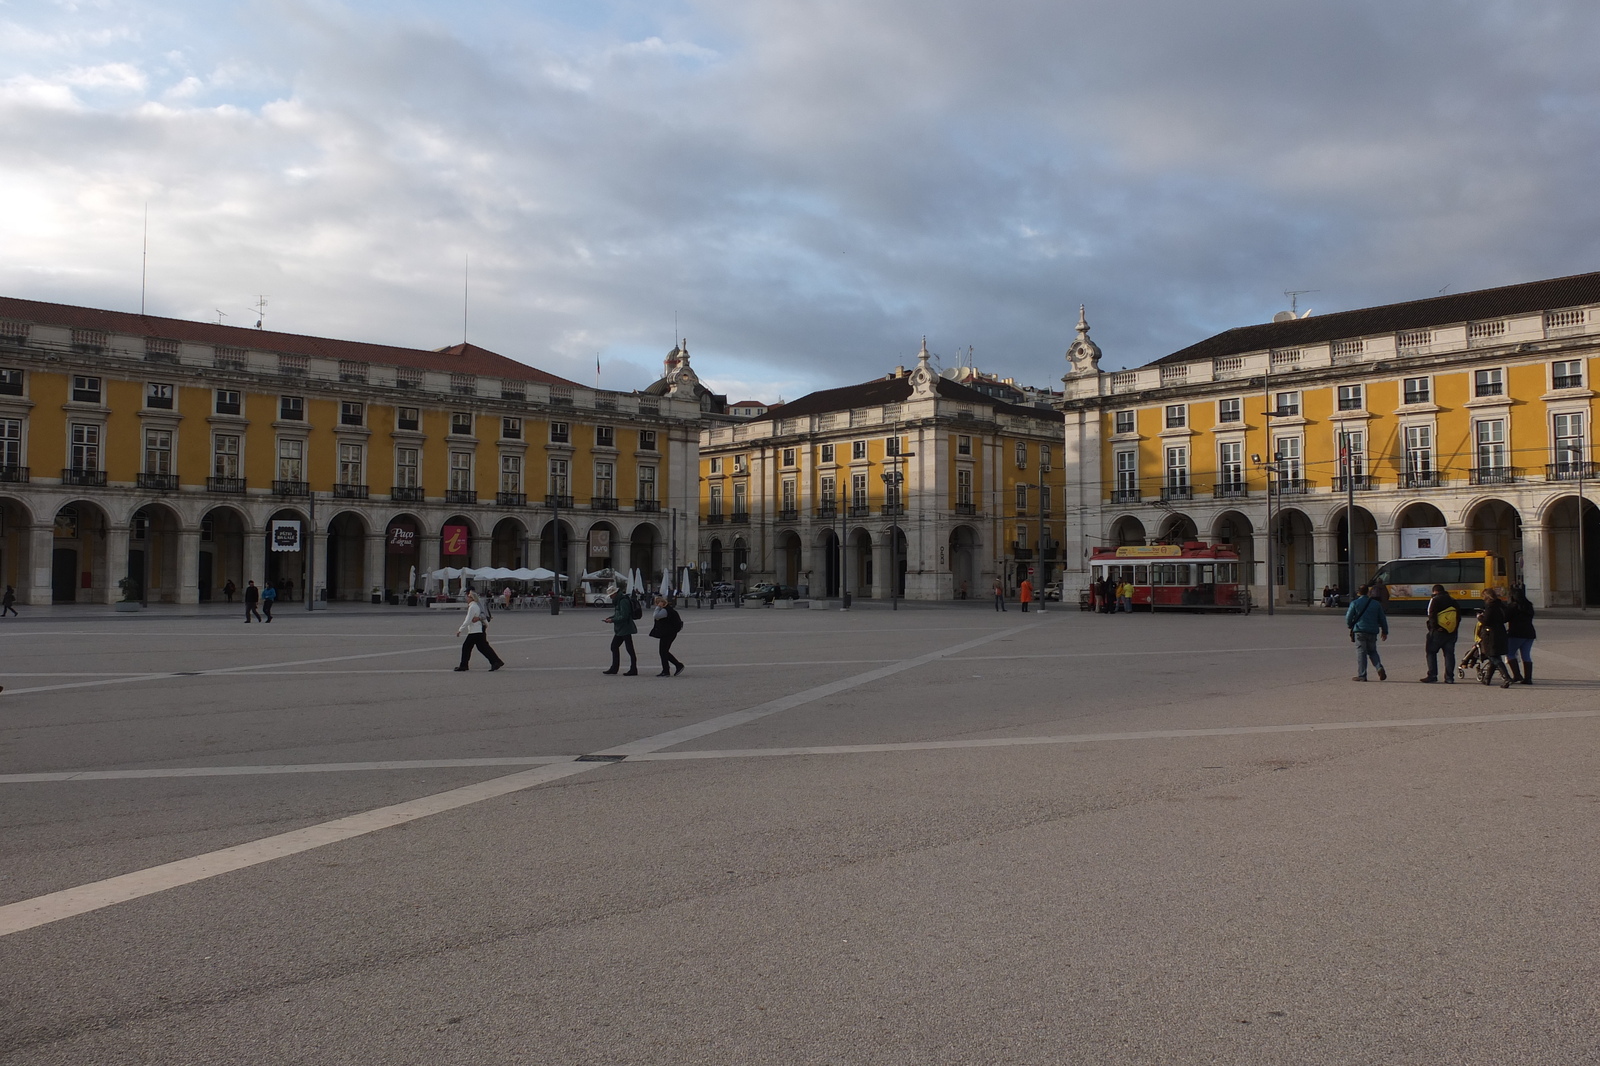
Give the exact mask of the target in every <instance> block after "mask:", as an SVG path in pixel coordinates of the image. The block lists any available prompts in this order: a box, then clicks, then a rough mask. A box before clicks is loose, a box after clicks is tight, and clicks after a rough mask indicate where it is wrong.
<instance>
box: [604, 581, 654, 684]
mask: <svg viewBox="0 0 1600 1066" xmlns="http://www.w3.org/2000/svg"><path fill="white" fill-rule="evenodd" d="M606 595H607V596H610V597H611V614H610V615H609V616H608V617H607V618H606V621H607V622H610V623H611V669H609V670H602V671H600V672H601V673H603V674H614V673H616V672H617V667H618V666H620V665H621V658H622V657H621V655H619V654H618V649H620V648H627V649H628V671H627V673H625V674H623V675H622V676H623V677H638V676H639V656H638V655H637V654H636V653H635V652H634V650H633V635H634V634H635V633H637V632H639V627H638V626H636V625H634V624H633V623H634V621H635V620H636V619H637V618H639V617H640V616H641V615H642V614H643V613H644V612H643V611H641V610H640V609H639V601H637V600H635V599H634V598H633V597H632V596H624V595H623V594H622V592H621V591H620V590H619V589H618V588H617V586H615V585H611V586H609V587H608V588H607V589H606Z"/></svg>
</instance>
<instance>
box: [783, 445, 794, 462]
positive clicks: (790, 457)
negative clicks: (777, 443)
mask: <svg viewBox="0 0 1600 1066" xmlns="http://www.w3.org/2000/svg"><path fill="white" fill-rule="evenodd" d="M783 465H784V466H793V465H794V449H793V448H785V449H784V450H783Z"/></svg>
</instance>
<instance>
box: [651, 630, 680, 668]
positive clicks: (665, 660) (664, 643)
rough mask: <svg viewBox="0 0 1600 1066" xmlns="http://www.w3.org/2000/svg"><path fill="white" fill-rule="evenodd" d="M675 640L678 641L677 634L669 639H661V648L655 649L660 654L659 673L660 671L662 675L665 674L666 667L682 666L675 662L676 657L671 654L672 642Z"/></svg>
mask: <svg viewBox="0 0 1600 1066" xmlns="http://www.w3.org/2000/svg"><path fill="white" fill-rule="evenodd" d="M677 639H678V634H676V633H674V634H672V636H670V637H662V638H661V647H660V648H659V649H657V650H659V651H660V652H661V671H662V673H665V672H666V670H667V667H668V666H682V665H683V664H682V663H680V662H679V661H678V660H677V657H676V656H674V655H673V654H672V642H673V641H675V640H677Z"/></svg>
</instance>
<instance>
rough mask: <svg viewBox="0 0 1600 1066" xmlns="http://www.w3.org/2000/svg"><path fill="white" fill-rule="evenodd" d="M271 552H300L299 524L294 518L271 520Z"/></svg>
mask: <svg viewBox="0 0 1600 1066" xmlns="http://www.w3.org/2000/svg"><path fill="white" fill-rule="evenodd" d="M272 550H273V551H275V552H297V551H299V550H300V522H299V520H298V519H294V518H275V519H273V520H272Z"/></svg>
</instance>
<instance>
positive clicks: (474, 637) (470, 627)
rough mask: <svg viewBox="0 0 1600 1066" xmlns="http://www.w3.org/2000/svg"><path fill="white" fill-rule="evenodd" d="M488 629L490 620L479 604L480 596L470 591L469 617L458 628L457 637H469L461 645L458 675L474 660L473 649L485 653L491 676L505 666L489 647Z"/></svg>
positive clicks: (468, 597)
mask: <svg viewBox="0 0 1600 1066" xmlns="http://www.w3.org/2000/svg"><path fill="white" fill-rule="evenodd" d="M488 628H489V618H488V616H487V615H485V614H484V613H483V605H482V604H481V603H479V602H478V594H477V593H476V592H473V591H472V590H471V589H468V590H467V617H466V618H465V619H463V620H462V622H461V625H459V626H457V627H456V636H458V637H459V636H460V635H461V634H462V633H465V634H466V635H467V639H466V640H465V641H463V642H462V644H461V665H460V666H458V667H456V672H457V673H460V672H461V671H462V670H465V669H466V668H467V660H468V659H470V658H472V649H473V648H477V649H478V650H479V651H481V652H483V657H484V658H485V659H488V660H489V672H490V673H491V674H492V673H494V672H495V671H496V670H498V669H500V668H501V667H502V666H504V665H505V662H504V661H503V660H502V659H501V658H500V656H498V655H496V654H495V653H494V649H493V648H491V647H489V638H488V636H487V635H486V632H485V631H486V630H487V629H488Z"/></svg>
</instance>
